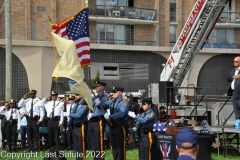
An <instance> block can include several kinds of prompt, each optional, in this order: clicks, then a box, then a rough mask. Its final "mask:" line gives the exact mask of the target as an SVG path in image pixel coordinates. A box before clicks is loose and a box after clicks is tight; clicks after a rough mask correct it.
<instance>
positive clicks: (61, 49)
mask: <svg viewBox="0 0 240 160" xmlns="http://www.w3.org/2000/svg"><path fill="white" fill-rule="evenodd" d="M51 33H52V36H53V39H54V43H55V45H56V49H57V53H58V54H59V56H60V57H61V58H60V60H59V62H58V64H57V65H56V67H55V69H54V70H53V74H52V76H53V77H65V78H69V79H70V80H69V86H70V90H71V92H72V93H78V94H80V95H82V96H83V98H84V99H85V101H86V102H87V104H88V107H89V108H90V109H91V110H93V107H92V97H91V93H90V90H89V88H88V86H87V84H86V83H85V82H84V78H85V77H84V74H83V71H82V68H81V65H80V63H79V61H78V56H77V51H76V47H75V44H74V42H73V41H72V40H67V39H64V38H62V37H60V36H58V35H57V34H55V33H53V32H51Z"/></svg>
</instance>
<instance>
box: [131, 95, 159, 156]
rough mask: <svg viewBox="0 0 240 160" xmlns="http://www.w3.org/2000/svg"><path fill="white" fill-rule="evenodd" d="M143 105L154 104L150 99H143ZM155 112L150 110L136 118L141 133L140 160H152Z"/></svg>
mask: <svg viewBox="0 0 240 160" xmlns="http://www.w3.org/2000/svg"><path fill="white" fill-rule="evenodd" d="M142 104H143V105H144V104H152V100H151V99H150V98H145V99H143V102H142ZM154 117H155V114H154V111H153V110H152V109H151V108H150V109H148V110H146V111H144V112H143V113H142V114H141V115H140V117H138V116H136V117H135V120H136V121H137V126H136V128H137V131H138V133H139V160H146V159H148V160H151V159H153V158H154V157H153V156H152V148H153V125H154V123H155V119H154Z"/></svg>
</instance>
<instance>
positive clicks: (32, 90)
mask: <svg viewBox="0 0 240 160" xmlns="http://www.w3.org/2000/svg"><path fill="white" fill-rule="evenodd" d="M28 93H30V94H36V93H37V91H36V90H34V89H29V92H28Z"/></svg>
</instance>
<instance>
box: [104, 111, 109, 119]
mask: <svg viewBox="0 0 240 160" xmlns="http://www.w3.org/2000/svg"><path fill="white" fill-rule="evenodd" d="M104 118H105V119H107V120H108V119H109V114H108V113H107V112H106V113H105V114H104Z"/></svg>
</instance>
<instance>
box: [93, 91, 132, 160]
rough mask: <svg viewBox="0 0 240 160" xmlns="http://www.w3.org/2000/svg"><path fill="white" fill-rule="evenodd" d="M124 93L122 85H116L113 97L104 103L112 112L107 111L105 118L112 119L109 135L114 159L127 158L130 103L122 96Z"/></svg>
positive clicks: (124, 159) (122, 159) (121, 159)
mask: <svg viewBox="0 0 240 160" xmlns="http://www.w3.org/2000/svg"><path fill="white" fill-rule="evenodd" d="M122 93H123V88H122V87H115V88H114V89H113V99H112V100H110V101H107V102H106V103H105V104H102V106H103V107H104V108H105V109H107V108H108V109H109V110H108V111H110V113H108V112H106V113H105V114H104V118H105V119H106V120H108V121H109V120H110V121H111V124H112V125H111V124H109V127H110V128H109V136H110V143H111V146H112V153H113V158H114V160H126V147H125V143H126V135H127V128H128V127H127V123H128V121H127V120H128V111H129V104H128V101H127V100H125V99H124V98H123V97H122ZM95 101H96V103H100V102H97V99H96V100H95Z"/></svg>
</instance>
